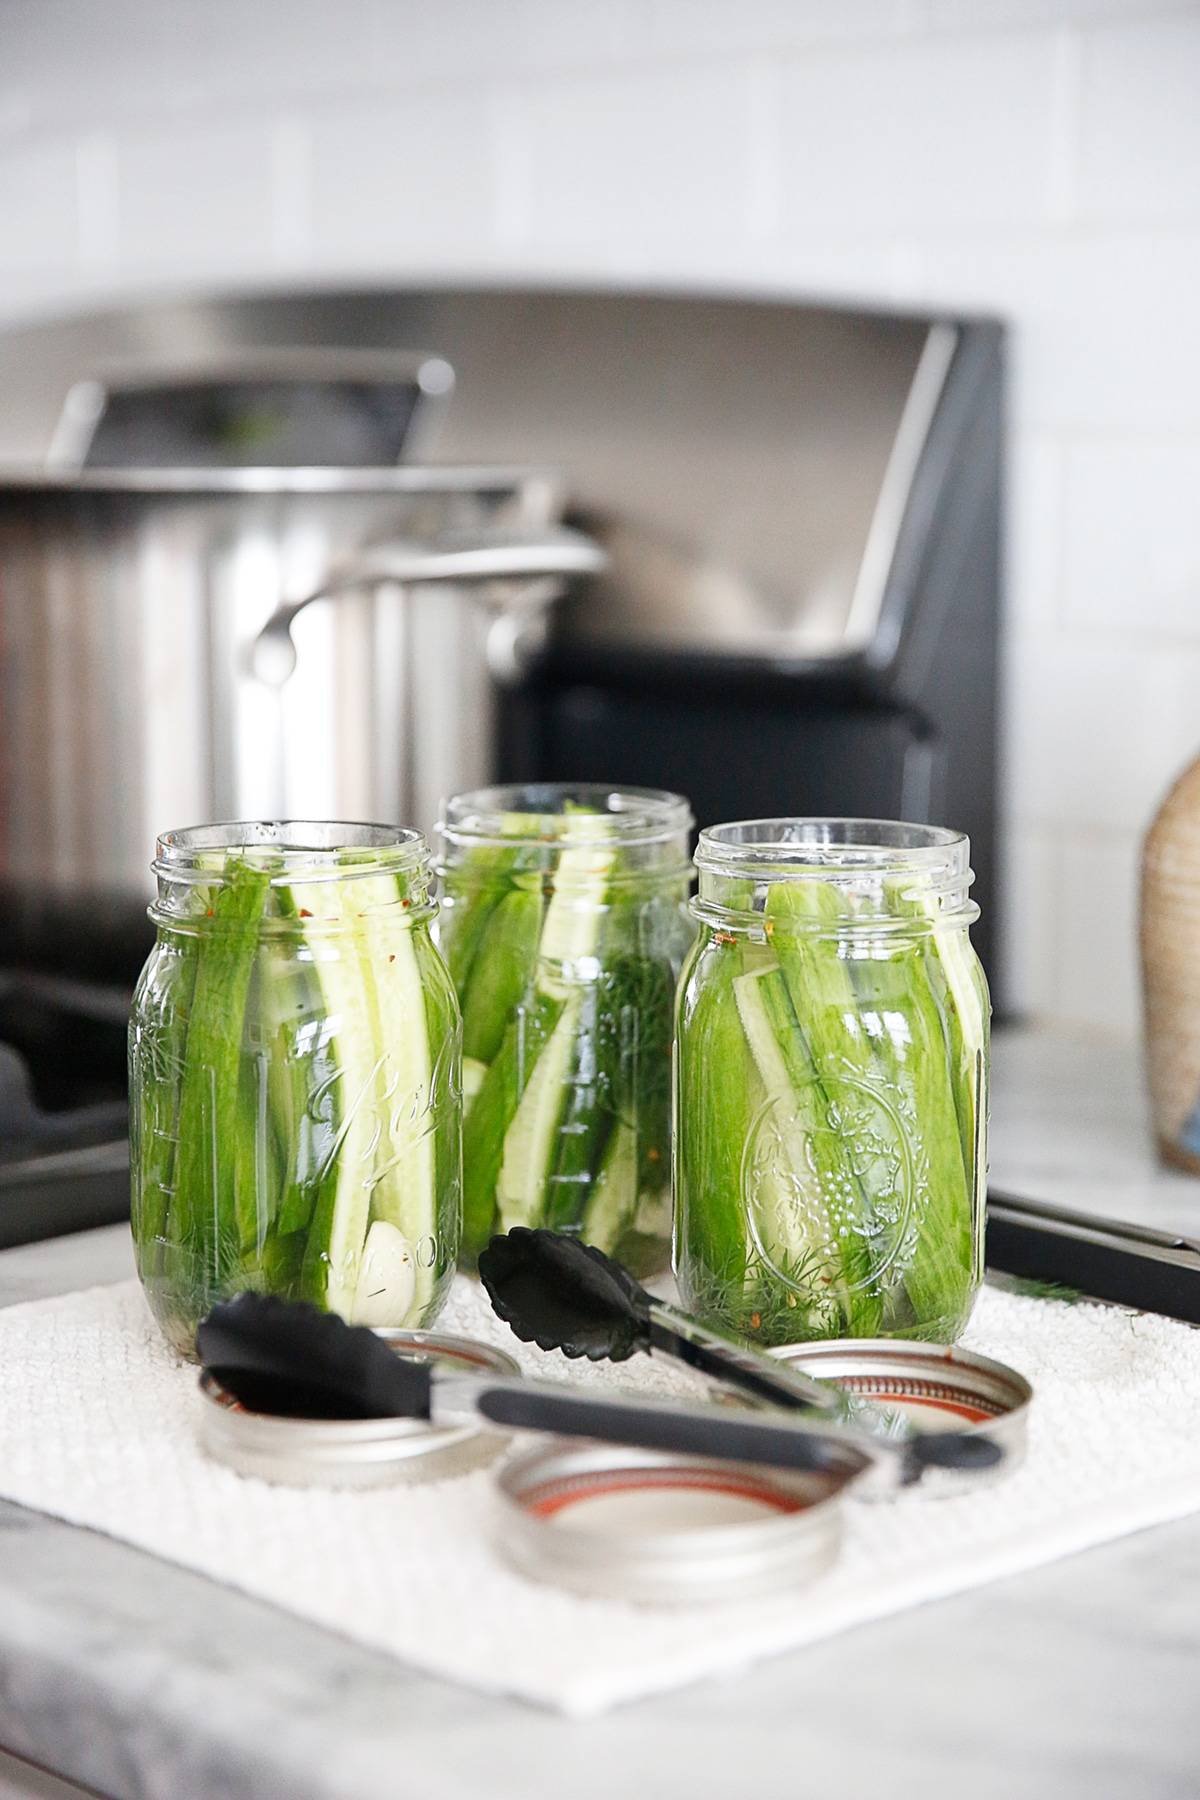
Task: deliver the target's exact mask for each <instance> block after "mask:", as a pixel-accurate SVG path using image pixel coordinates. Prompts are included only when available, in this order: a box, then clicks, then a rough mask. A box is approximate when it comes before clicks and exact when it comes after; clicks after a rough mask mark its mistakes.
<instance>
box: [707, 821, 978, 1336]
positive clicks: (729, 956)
mask: <svg viewBox="0 0 1200 1800" xmlns="http://www.w3.org/2000/svg"><path fill="white" fill-rule="evenodd" d="M967 856H968V843H967V839H966V838H965V837H963V836H962V835H961V834H960V833H957V832H952V831H943V830H938V829H936V828H934V827H932V826H925V825H904V824H898V823H892V822H889V821H877V820H862V819H759V820H754V821H751V822H749V823H745V824H737V825H719V826H715V827H713V828H712V829H710V830H708V831H703V832H701V834H700V844H699V848H698V849H697V851H696V864H697V867H698V868H699V871H700V885H699V893H698V896H697V898H696V900H695V901H694V903H693V909H692V910H693V911H694V913H695V915H696V917H697V919H698V921H699V923H700V933H699V936H698V938H697V941H696V944H695V946H694V948H693V951H692V954H691V957H690V958H689V961H688V964H687V967H686V968H685V970H684V974H683V978H682V980H681V982H680V989H679V1004H678V1013H677V1026H676V1032H677V1036H676V1059H675V1270H676V1275H677V1277H678V1281H679V1287H680V1291H681V1293H682V1295H683V1298H684V1301H685V1304H686V1305H687V1306H689V1307H690V1308H691V1310H692V1311H693V1312H695V1313H697V1314H698V1315H699V1316H700V1317H701V1318H703V1319H707V1320H709V1321H711V1322H713V1323H715V1324H719V1325H722V1326H725V1327H726V1328H730V1329H732V1330H734V1331H736V1332H739V1333H741V1334H743V1335H744V1336H746V1337H748V1338H751V1339H756V1340H758V1341H759V1342H761V1343H764V1344H786V1343H794V1342H798V1341H801V1340H803V1339H806V1338H819V1337H910V1338H925V1339H929V1340H933V1341H935V1342H942V1343H951V1342H953V1341H954V1339H955V1338H956V1337H958V1335H959V1333H960V1332H961V1331H962V1329H963V1327H964V1326H965V1324H966V1322H967V1319H968V1317H969V1315H970V1311H971V1307H972V1304H973V1302H974V1299H975V1295H976V1292H977V1290H978V1287H979V1283H980V1281H981V1279H982V1273H983V1266H982V1265H983V1207H984V1187H985V1181H986V1174H987V1149H986V1135H987V1081H988V1029H989V1016H990V1011H989V1004H988V994H987V984H986V982H985V980H984V976H983V971H982V969H981V968H980V966H979V963H978V960H977V959H976V956H975V952H974V950H973V949H972V947H971V941H970V936H969V928H970V925H971V924H972V922H973V921H974V920H975V919H976V918H978V916H979V909H978V907H977V906H976V905H975V904H974V902H973V901H971V900H969V899H968V888H969V885H970V880H971V871H970V869H969V868H968V866H967Z"/></svg>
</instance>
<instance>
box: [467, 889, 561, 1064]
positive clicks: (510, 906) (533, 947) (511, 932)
mask: <svg viewBox="0 0 1200 1800" xmlns="http://www.w3.org/2000/svg"><path fill="white" fill-rule="evenodd" d="M541 928H542V900H541V895H540V893H530V892H526V891H523V890H521V889H519V888H514V889H513V891H512V892H511V893H509V894H506V895H505V896H504V898H503V900H501V902H500V904H499V905H498V906H497V907H496V909H495V911H494V912H493V913H492V915H491V917H490V918H489V920H488V922H487V929H486V930H485V931H484V933H483V936H482V938H481V940H480V944H479V951H478V954H477V956H476V958H475V961H474V964H473V967H472V972H471V977H470V980H469V982H468V984H467V988H466V992H465V994H464V995H463V1003H462V1012H463V1055H464V1057H469V1058H470V1059H471V1060H472V1061H473V1062H482V1063H490V1062H491V1060H492V1058H493V1057H494V1056H495V1054H496V1052H497V1051H498V1050H499V1048H500V1045H501V1043H502V1041H503V1039H504V1033H505V1031H506V1029H507V1027H508V1022H509V1019H510V1018H511V1017H512V1013H513V1010H514V1008H515V1007H517V1006H518V1005H519V1004H520V1002H521V1001H522V1000H523V999H524V998H525V995H526V993H527V992H528V989H529V984H530V982H531V981H532V979H533V973H534V969H535V967H536V964H537V956H538V938H539V936H540V933H541Z"/></svg>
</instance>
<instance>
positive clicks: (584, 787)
mask: <svg viewBox="0 0 1200 1800" xmlns="http://www.w3.org/2000/svg"><path fill="white" fill-rule="evenodd" d="M692 824H693V820H692V812H691V808H690V807H689V805H688V803H687V801H686V800H685V799H684V798H683V797H682V795H680V794H672V793H668V792H667V791H666V790H665V789H659V788H611V787H604V786H602V785H600V784H599V783H588V782H577V783H570V784H565V783H557V782H553V783H543V782H537V783H531V784H529V785H525V786H510V787H490V788H478V789H476V790H475V791H474V792H472V793H465V794H455V795H454V796H453V797H452V798H451V799H449V800H448V801H447V802H446V804H445V808H444V811H443V817H442V819H441V821H440V823H439V825H438V846H439V860H438V867H439V870H440V871H441V872H442V873H443V874H445V875H446V876H447V877H448V878H454V879H456V880H459V881H461V880H463V879H464V878H466V877H467V876H468V873H469V871H470V870H472V869H476V868H481V867H486V866H487V865H486V862H485V863H481V862H480V859H479V858H478V857H477V856H476V854H475V853H476V852H478V851H481V850H483V851H488V852H494V853H499V854H500V855H501V856H504V853H505V852H507V853H509V854H510V855H511V858H512V860H513V862H514V864H515V865H516V866H517V867H519V868H521V869H528V870H531V871H532V870H535V869H544V870H551V869H553V868H554V867H555V866H556V865H557V864H558V862H559V859H560V857H561V855H562V852H563V851H564V850H568V849H569V850H571V851H573V852H574V851H584V852H586V851H589V850H594V851H597V852H598V853H604V852H611V851H614V850H615V851H619V852H620V871H619V872H616V871H614V878H615V879H617V880H621V879H625V880H642V879H665V878H667V877H670V878H673V879H683V880H686V878H687V876H688V873H689V870H688V855H687V851H688V834H689V832H690V830H691V827H692ZM505 860H507V857H506V858H505Z"/></svg>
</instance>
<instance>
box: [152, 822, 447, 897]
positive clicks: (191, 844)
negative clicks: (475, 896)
mask: <svg viewBox="0 0 1200 1800" xmlns="http://www.w3.org/2000/svg"><path fill="white" fill-rule="evenodd" d="M257 850H264V851H277V852H281V853H282V855H283V857H284V859H285V864H286V866H285V868H284V869H283V870H281V871H280V873H279V875H278V876H276V877H275V878H274V879H276V880H280V881H284V882H293V881H295V879H296V876H297V871H298V868H299V869H302V870H303V873H304V879H305V880H306V881H333V880H341V881H344V880H353V879H354V878H356V877H358V876H366V875H378V874H379V873H380V872H381V871H382V872H387V873H397V872H403V871H405V870H413V871H415V870H417V869H419V868H421V867H422V865H423V864H424V863H426V862H427V861H428V858H429V846H428V844H427V843H426V840H425V835H424V833H423V832H421V831H418V830H416V829H415V828H414V827H413V826H407V825H381V824H372V823H367V822H364V821H359V820H344V819H236V820H223V821H220V822H217V823H213V824H208V825H187V826H182V827H179V828H177V829H173V830H171V831H164V832H162V833H161V834H160V836H159V837H158V839H157V842H156V845H155V857H154V861H153V862H152V863H151V865H150V867H151V869H152V871H153V873H154V874H155V875H157V876H158V877H159V879H160V880H165V881H181V882H186V881H205V882H211V881H212V880H213V877H214V873H215V871H214V869H213V866H212V862H211V860H210V859H211V858H212V856H213V855H214V854H217V853H220V852H226V853H228V852H230V851H235V852H236V851H250V852H252V851H257ZM346 851H362V852H365V853H367V854H365V855H364V857H363V860H362V862H361V864H355V863H347V862H345V861H341V860H336V859H340V858H341V856H342V855H343V853H344V852H346ZM216 873H219V871H217V872H216Z"/></svg>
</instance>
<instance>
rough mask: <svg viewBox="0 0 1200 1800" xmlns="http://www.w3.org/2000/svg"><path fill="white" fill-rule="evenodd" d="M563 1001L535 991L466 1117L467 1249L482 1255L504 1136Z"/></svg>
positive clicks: (493, 1211)
mask: <svg viewBox="0 0 1200 1800" xmlns="http://www.w3.org/2000/svg"><path fill="white" fill-rule="evenodd" d="M562 1011H563V1002H562V1001H561V1000H555V999H551V998H550V996H549V995H546V994H534V996H533V997H532V999H531V1000H530V1001H529V1002H528V1004H526V1005H524V1006H522V1007H519V1008H518V1010H517V1014H516V1017H515V1018H514V1019H512V1021H511V1022H510V1024H509V1027H508V1030H507V1031H506V1032H505V1034H504V1042H503V1043H502V1044H501V1046H500V1049H499V1050H498V1052H497V1053H496V1057H495V1060H494V1061H493V1062H492V1063H491V1065H490V1067H489V1068H488V1070H487V1073H486V1074H485V1075H484V1077H483V1080H482V1082H481V1083H480V1086H479V1089H478V1092H477V1093H476V1095H475V1098H474V1100H473V1101H472V1103H471V1109H470V1111H469V1112H468V1113H467V1116H466V1118H465V1120H464V1122H463V1250H464V1254H465V1255H466V1257H467V1259H468V1260H473V1259H474V1258H476V1257H478V1255H479V1252H480V1251H481V1250H482V1249H483V1247H484V1245H485V1244H486V1243H487V1241H488V1239H489V1238H490V1237H491V1235H492V1232H493V1231H494V1230H495V1229H496V1223H495V1221H496V1182H497V1180H498V1178H499V1174H500V1166H501V1163H502V1161H503V1158H504V1145H505V1139H506V1137H507V1134H508V1130H509V1127H510V1125H511V1124H512V1121H513V1118H514V1115H515V1114H516V1112H517V1109H518V1107H519V1105H520V1103H521V1096H522V1095H523V1094H524V1092H525V1090H526V1087H527V1086H528V1083H529V1081H530V1078H531V1077H532V1075H533V1074H534V1071H535V1070H536V1068H537V1065H538V1062H539V1060H540V1058H541V1056H542V1053H543V1051H544V1049H545V1046H546V1044H547V1043H548V1042H549V1040H550V1038H551V1036H552V1035H553V1033H554V1029H555V1027H556V1025H557V1024H558V1021H559V1019H560V1017H561V1015H562Z"/></svg>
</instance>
